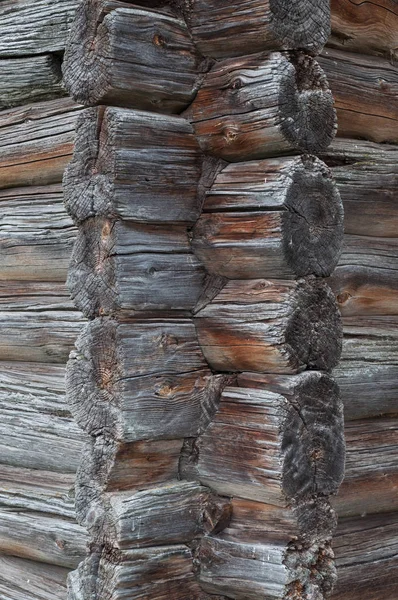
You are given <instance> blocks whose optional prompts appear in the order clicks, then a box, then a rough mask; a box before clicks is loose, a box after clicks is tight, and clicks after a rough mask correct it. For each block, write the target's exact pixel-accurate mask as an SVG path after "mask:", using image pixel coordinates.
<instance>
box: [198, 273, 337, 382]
mask: <svg viewBox="0 0 398 600" xmlns="http://www.w3.org/2000/svg"><path fill="white" fill-rule="evenodd" d="M194 320H195V325H196V328H197V331H198V336H199V342H200V345H201V348H202V351H203V353H204V355H205V357H206V360H207V361H208V363H209V365H210V366H211V368H212V369H214V370H216V371H227V372H228V371H255V372H260V373H286V374H288V373H297V372H299V371H302V370H304V369H306V368H311V369H322V370H329V369H331V368H333V367H334V366H336V364H337V362H338V360H339V357H340V351H341V335H342V334H341V325H340V317H339V312H338V308H337V306H336V304H335V300H334V295H333V293H332V291H331V290H330V288H329V287H328V286H327V285H326V284H325V283H324V282H323V281H320V280H316V279H309V280H308V281H307V280H304V279H303V280H299V281H298V282H296V281H283V282H282V281H267V280H251V281H229V282H228V283H227V284H226V286H225V287H224V288H223V289H222V290H221V292H220V293H219V294H218V295H217V296H216V297H215V298H214V300H212V301H211V302H210V303H209V304H208V305H207V306H206V307H205V308H202V309H201V310H200V311H199V312H198V313H197V314H196V316H195V319H194Z"/></svg>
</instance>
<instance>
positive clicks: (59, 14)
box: [0, 0, 78, 57]
mask: <svg viewBox="0 0 398 600" xmlns="http://www.w3.org/2000/svg"><path fill="white" fill-rule="evenodd" d="M77 5H78V2H77V0H52V1H51V2H48V1H47V0H3V1H2V2H1V7H0V30H1V32H2V35H1V41H0V57H12V56H18V57H20V56H26V55H28V56H30V55H32V54H43V52H58V51H60V50H63V49H64V48H65V43H66V39H67V36H68V33H69V28H70V24H71V21H72V20H73V18H74V14H75V10H76V6H77Z"/></svg>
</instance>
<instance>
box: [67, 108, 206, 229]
mask: <svg viewBox="0 0 398 600" xmlns="http://www.w3.org/2000/svg"><path fill="white" fill-rule="evenodd" d="M201 166H202V158H201V154H200V151H199V147H198V144H197V142H196V139H195V136H194V135H193V130H192V127H191V126H190V124H189V123H188V122H187V121H186V120H185V119H182V118H179V117H173V116H166V115H157V114H154V113H149V112H143V111H133V110H127V109H120V108H111V107H109V108H105V109H104V108H103V107H99V108H91V109H87V110H85V111H83V112H82V114H81V116H80V118H79V119H78V122H77V134H76V145H75V149H74V156H73V160H72V161H71V163H70V164H69V166H68V168H67V169H66V172H65V175H64V186H63V187H64V193H65V204H66V207H67V209H68V211H69V213H70V214H71V215H72V217H73V218H74V219H75V220H76V221H77V222H81V221H84V220H85V219H87V218H89V217H95V216H97V215H105V216H119V217H121V218H123V219H134V220H135V221H143V222H148V221H149V222H151V221H154V222H162V223H164V222H170V221H171V222H173V221H177V222H178V221H182V222H189V223H194V222H195V221H196V219H197V218H198V217H199V214H200V210H201V203H200V200H199V198H198V184H199V180H200V176H201Z"/></svg>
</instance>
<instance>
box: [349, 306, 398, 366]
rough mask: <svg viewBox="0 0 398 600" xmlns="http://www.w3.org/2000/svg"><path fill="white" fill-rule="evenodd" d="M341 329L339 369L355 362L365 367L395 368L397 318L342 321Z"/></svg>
mask: <svg viewBox="0 0 398 600" xmlns="http://www.w3.org/2000/svg"><path fill="white" fill-rule="evenodd" d="M343 326H344V343H343V352H342V355H341V365H340V366H341V368H344V364H345V363H346V362H349V363H350V362H352V361H358V360H360V362H361V363H362V364H364V365H366V366H368V367H374V366H377V365H380V364H382V365H383V364H384V365H391V366H397V365H398V347H397V338H398V328H397V317H396V316H380V317H379V316H368V317H367V316H359V317H357V316H356V317H344V318H343Z"/></svg>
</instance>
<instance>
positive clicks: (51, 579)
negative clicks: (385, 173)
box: [0, 554, 69, 600]
mask: <svg viewBox="0 0 398 600" xmlns="http://www.w3.org/2000/svg"><path fill="white" fill-rule="evenodd" d="M68 573H69V569H65V568H63V567H57V566H54V565H46V564H44V563H38V562H35V561H31V560H26V559H23V558H17V557H15V556H6V555H3V554H2V555H0V594H1V596H2V598H4V600H26V599H27V598H29V600H66V578H67V576H68Z"/></svg>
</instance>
